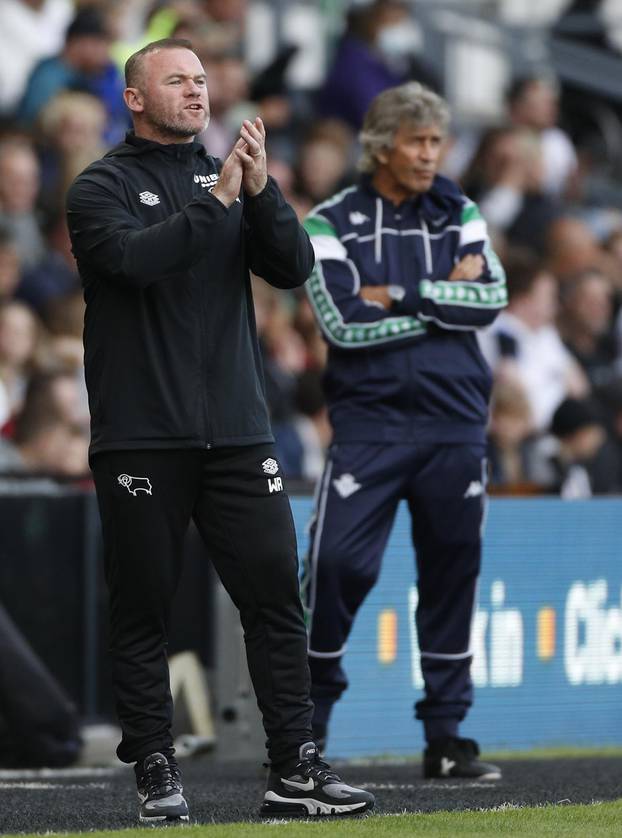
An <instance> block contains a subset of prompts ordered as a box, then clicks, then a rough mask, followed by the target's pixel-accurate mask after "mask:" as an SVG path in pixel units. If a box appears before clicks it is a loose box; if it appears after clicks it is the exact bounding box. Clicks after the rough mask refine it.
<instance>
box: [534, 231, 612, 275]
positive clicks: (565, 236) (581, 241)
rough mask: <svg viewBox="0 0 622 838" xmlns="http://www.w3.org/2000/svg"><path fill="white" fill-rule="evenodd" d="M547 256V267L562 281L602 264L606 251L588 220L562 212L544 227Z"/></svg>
mask: <svg viewBox="0 0 622 838" xmlns="http://www.w3.org/2000/svg"><path fill="white" fill-rule="evenodd" d="M544 256H545V260H546V264H547V267H548V268H549V270H550V271H551V272H552V273H553V274H554V275H555V276H556V277H557V278H558V279H559V281H560V283H561V284H562V285H563V284H564V282H565V280H566V279H568V278H569V277H570V278H571V277H573V276H576V275H577V274H579V273H582V272H583V271H587V270H590V269H591V268H594V267H597V266H599V265H600V264H601V262H602V259H603V252H602V250H601V247H600V245H599V243H598V240H597V239H596V236H595V235H594V233H592V231H591V230H590V228H589V227H588V226H587V224H585V222H583V221H581V220H580V219H578V218H573V217H572V216H569V215H563V216H561V217H560V218H557V219H555V220H554V221H552V222H551V224H550V225H549V227H548V228H547V229H546V230H545V248H544Z"/></svg>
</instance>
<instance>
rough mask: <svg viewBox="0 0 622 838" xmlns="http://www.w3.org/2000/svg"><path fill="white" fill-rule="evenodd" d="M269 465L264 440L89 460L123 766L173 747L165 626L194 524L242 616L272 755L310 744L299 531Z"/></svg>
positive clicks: (286, 755) (285, 755)
mask: <svg viewBox="0 0 622 838" xmlns="http://www.w3.org/2000/svg"><path fill="white" fill-rule="evenodd" d="M276 469H278V464H277V463H276V457H275V454H274V447H273V446H272V445H271V444H262V445H253V446H247V447H235V448H220V449H212V450H209V451H202V450H196V449H191V450H179V449H174V450H145V451H139V450H133V451H114V452H105V453H100V454H97V455H95V456H94V458H93V474H94V477H95V485H96V489H97V498H98V502H99V508H100V513H101V518H102V528H103V536H104V553H105V571H106V579H107V583H108V587H109V590H110V650H111V656H112V664H113V676H112V677H113V686H114V690H115V697H116V702H117V713H118V716H119V721H120V724H121V728H122V731H123V738H122V740H121V744H120V745H119V748H118V749H117V753H118V755H119V758H120V759H121V760H123V761H124V762H134V761H137V760H140V759H142V758H144V757H145V756H146V755H148V754H150V753H153V752H154V751H162V750H165V749H167V748H170V747H171V745H172V739H171V721H172V712H173V707H172V700H171V694H170V687H169V675H168V665H167V659H166V643H167V630H168V623H169V616H170V611H171V602H172V599H173V595H174V593H175V590H176V588H177V584H178V581H179V576H180V572H181V563H182V549H183V540H184V535H185V533H186V530H187V528H188V525H189V523H190V519H191V518H194V521H195V523H196V525H197V527H198V529H199V531H200V533H201V535H202V537H203V539H204V541H205V544H206V546H207V549H208V553H209V556H210V559H211V560H212V561H213V563H214V566H215V568H216V570H217V572H218V574H219V576H220V578H221V580H222V582H223V585H224V586H225V588H226V589H227V591H228V592H229V594H230V596H231V598H232V599H233V601H234V602H235V604H236V606H237V607H238V609H239V611H240V617H241V620H242V625H243V628H244V638H245V643H246V652H247V658H248V665H249V669H250V674H251V678H252V680H253V685H254V687H255V692H256V695H257V702H258V704H259V709H260V711H261V713H262V715H263V723H264V728H265V731H266V735H267V737H268V741H267V747H268V756H269V757H270V759H271V760H272V762H274V763H278V762H281V761H285V760H288V759H291V758H292V757H294V756H295V755H296V753H297V750H298V746H299V745H301V744H302V743H304V742H308V741H309V740H310V739H311V715H312V712H313V705H312V704H311V701H310V698H309V689H310V678H309V670H308V665H307V653H306V646H307V639H306V631H305V626H304V621H303V615H302V607H301V602H300V595H299V586H298V561H297V555H296V536H295V532H294V525H293V520H292V515H291V510H290V506H289V500H288V498H287V495H286V494H285V491H284V490H283V488H282V485H283V484H282V477H281V471H280V469H278V470H276Z"/></svg>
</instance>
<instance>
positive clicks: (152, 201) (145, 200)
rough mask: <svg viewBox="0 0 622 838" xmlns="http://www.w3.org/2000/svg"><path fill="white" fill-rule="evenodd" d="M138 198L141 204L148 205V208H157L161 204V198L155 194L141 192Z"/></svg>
mask: <svg viewBox="0 0 622 838" xmlns="http://www.w3.org/2000/svg"><path fill="white" fill-rule="evenodd" d="M138 197H139V198H140V203H141V204H147V206H148V207H155V205H156V204H159V203H160V198H159V196H158V195H154V194H153V192H139V193H138Z"/></svg>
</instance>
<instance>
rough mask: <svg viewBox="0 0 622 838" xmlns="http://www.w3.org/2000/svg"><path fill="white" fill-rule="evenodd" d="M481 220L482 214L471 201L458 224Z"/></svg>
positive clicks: (464, 209)
mask: <svg viewBox="0 0 622 838" xmlns="http://www.w3.org/2000/svg"><path fill="white" fill-rule="evenodd" d="M481 219H482V214H481V212H480V211H479V207H478V206H477V204H474V203H473V202H472V201H471V203H470V204H467V205H466V206H465V207H464V208H463V210H462V214H461V216H460V223H461V224H468V223H469V221H480V220H481Z"/></svg>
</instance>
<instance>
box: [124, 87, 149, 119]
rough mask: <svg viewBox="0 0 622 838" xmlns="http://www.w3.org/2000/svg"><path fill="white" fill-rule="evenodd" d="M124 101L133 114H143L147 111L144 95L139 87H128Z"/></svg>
mask: <svg viewBox="0 0 622 838" xmlns="http://www.w3.org/2000/svg"><path fill="white" fill-rule="evenodd" d="M123 100H124V102H125V104H126V105H127V107H128V108H129V109H130V110H131V111H132V113H142V112H143V111H144V109H145V104H144V100H143V95H142V93H141V92H140V90H139V89H138V88H137V87H126V88H125V90H124V91H123Z"/></svg>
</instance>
